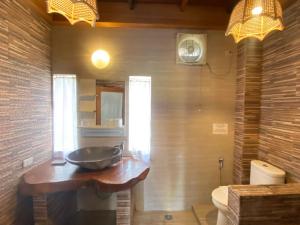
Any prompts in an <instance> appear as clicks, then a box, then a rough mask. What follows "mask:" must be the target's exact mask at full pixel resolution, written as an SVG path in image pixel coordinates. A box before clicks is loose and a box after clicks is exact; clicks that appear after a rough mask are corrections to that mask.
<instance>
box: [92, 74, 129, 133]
mask: <svg viewBox="0 0 300 225" xmlns="http://www.w3.org/2000/svg"><path fill="white" fill-rule="evenodd" d="M124 102H125V84H124V82H110V81H99V80H97V81H96V124H97V125H100V126H101V127H108V128H114V127H123V126H124V122H125V107H124V105H125V104H124Z"/></svg>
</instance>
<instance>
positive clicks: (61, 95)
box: [53, 75, 77, 154]
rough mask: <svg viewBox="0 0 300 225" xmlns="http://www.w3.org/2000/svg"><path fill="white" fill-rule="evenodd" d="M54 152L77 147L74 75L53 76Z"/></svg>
mask: <svg viewBox="0 0 300 225" xmlns="http://www.w3.org/2000/svg"><path fill="white" fill-rule="evenodd" d="M53 111H54V115H53V117H54V118H53V120H54V121H53V122H54V152H58V151H62V152H64V153H65V154H66V153H68V152H70V151H73V150H75V149H76V148H77V90H76V76H75V75H54V76H53Z"/></svg>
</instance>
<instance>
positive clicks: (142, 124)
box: [129, 76, 151, 161]
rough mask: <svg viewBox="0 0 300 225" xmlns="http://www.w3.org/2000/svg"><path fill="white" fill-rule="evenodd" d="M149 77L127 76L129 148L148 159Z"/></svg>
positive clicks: (149, 119)
mask: <svg viewBox="0 0 300 225" xmlns="http://www.w3.org/2000/svg"><path fill="white" fill-rule="evenodd" d="M150 141H151V77H149V76H130V77H129V150H130V151H131V152H132V153H133V154H134V155H137V156H139V157H141V158H143V159H144V160H146V161H148V160H149V159H150Z"/></svg>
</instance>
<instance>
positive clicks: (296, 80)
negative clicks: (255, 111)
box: [259, 0, 300, 182]
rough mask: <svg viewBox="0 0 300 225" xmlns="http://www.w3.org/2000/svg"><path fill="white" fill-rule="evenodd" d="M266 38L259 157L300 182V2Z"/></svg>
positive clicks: (289, 10) (286, 12) (287, 11)
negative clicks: (283, 28)
mask: <svg viewBox="0 0 300 225" xmlns="http://www.w3.org/2000/svg"><path fill="white" fill-rule="evenodd" d="M284 21H285V25H286V28H285V30H284V31H283V32H276V33H274V34H272V35H271V36H270V37H269V38H267V39H266V40H265V41H264V45H263V50H264V53H263V74H262V91H261V93H262V94H261V103H262V105H261V120H260V143H259V158H260V159H261V160H265V161H268V162H270V163H272V164H274V165H276V166H278V167H280V168H282V169H283V170H285V171H287V173H288V180H289V181H297V182H299V181H300V141H299V140H300V113H299V112H300V1H299V0H298V1H297V3H295V4H293V5H292V6H291V7H290V8H289V9H287V10H286V11H285V16H284Z"/></svg>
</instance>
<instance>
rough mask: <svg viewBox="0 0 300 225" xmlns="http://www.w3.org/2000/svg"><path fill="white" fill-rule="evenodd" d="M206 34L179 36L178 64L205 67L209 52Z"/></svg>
mask: <svg viewBox="0 0 300 225" xmlns="http://www.w3.org/2000/svg"><path fill="white" fill-rule="evenodd" d="M206 42H207V35H206V34H183V33H178V34H177V46H176V63H177V64H185V65H205V64H206V50H207V43H206Z"/></svg>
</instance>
